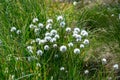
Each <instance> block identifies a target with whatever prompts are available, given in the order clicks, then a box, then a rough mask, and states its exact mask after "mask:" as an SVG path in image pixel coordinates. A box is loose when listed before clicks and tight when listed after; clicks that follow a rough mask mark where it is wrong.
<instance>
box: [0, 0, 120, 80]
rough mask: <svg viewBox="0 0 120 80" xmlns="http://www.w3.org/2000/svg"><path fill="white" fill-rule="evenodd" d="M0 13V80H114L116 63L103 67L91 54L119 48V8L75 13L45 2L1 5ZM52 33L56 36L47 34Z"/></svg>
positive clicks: (27, 0)
mask: <svg viewBox="0 0 120 80" xmlns="http://www.w3.org/2000/svg"><path fill="white" fill-rule="evenodd" d="M0 10H1V11H0V80H27V79H28V80H109V78H112V79H113V80H115V79H116V78H118V76H119V74H118V72H119V69H117V68H118V67H116V66H115V67H113V65H114V64H116V63H118V62H119V59H118V58H117V59H118V60H117V61H118V62H113V64H112V65H110V66H109V67H107V66H108V65H107V64H106V63H105V62H106V61H104V60H103V61H101V59H102V58H98V56H96V55H95V54H94V53H95V51H96V50H95V49H97V48H99V47H100V46H101V45H104V44H111V43H114V44H118V43H119V44H120V39H119V38H120V37H119V34H120V32H119V25H120V24H119V21H120V19H119V13H120V12H119V5H117V6H110V5H109V6H102V5H96V6H95V7H94V8H82V9H76V6H74V5H73V4H71V3H59V2H52V1H50V0H24V1H22V0H13V1H11V0H1V1H0ZM112 14H114V16H111V15H112ZM60 16H62V19H61V20H60V19H59V20H57V18H58V17H60ZM39 23H41V24H43V28H42V25H40V26H39V25H38V24H39ZM30 26H31V27H30ZM47 26H48V27H47ZM46 27H47V28H46ZM51 27H52V28H51ZM67 28H70V29H71V30H69V29H68V30H67ZM75 28H76V30H75ZM53 29H54V30H56V31H57V33H56V32H55V31H54V34H55V35H54V34H52V36H49V35H50V34H46V33H48V32H51V31H52V30H53ZM79 29H80V31H79ZM18 30H20V32H17V31H18ZM82 30H85V32H84V33H83V34H81V35H82V36H81V35H79V34H80V33H81V32H82ZM69 31H70V33H69ZM73 34H77V35H74V36H73ZM46 35H47V36H46ZM56 35H57V36H56ZM55 36H56V37H55ZM81 37H82V40H81ZM44 38H45V39H47V40H48V41H44ZM50 38H55V42H52V41H50V40H51V39H50ZM86 39H87V40H86ZM85 40H86V41H85ZM70 42H72V44H73V45H74V46H72V44H70V45H71V46H72V47H70V46H69V45H68V43H70ZM53 44H57V46H56V47H53ZM80 44H83V45H84V47H83V48H82V47H80ZM45 46H46V47H45ZM107 46H110V47H111V45H107ZM117 49H118V53H119V48H118V47H117ZM79 50H80V51H79ZM117 55H119V54H117ZM99 56H100V55H99ZM103 58H104V57H103ZM107 62H108V61H107ZM114 69H115V70H114Z"/></svg>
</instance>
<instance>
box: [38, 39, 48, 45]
mask: <svg viewBox="0 0 120 80" xmlns="http://www.w3.org/2000/svg"><path fill="white" fill-rule="evenodd" d="M46 42H47V41H46V40H44V39H42V40H39V42H38V44H39V45H40V44H44V43H46Z"/></svg>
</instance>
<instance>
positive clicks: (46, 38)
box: [44, 36, 52, 41]
mask: <svg viewBox="0 0 120 80" xmlns="http://www.w3.org/2000/svg"><path fill="white" fill-rule="evenodd" d="M51 39H52V38H51V37H50V36H46V37H45V38H44V40H45V41H51Z"/></svg>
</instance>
